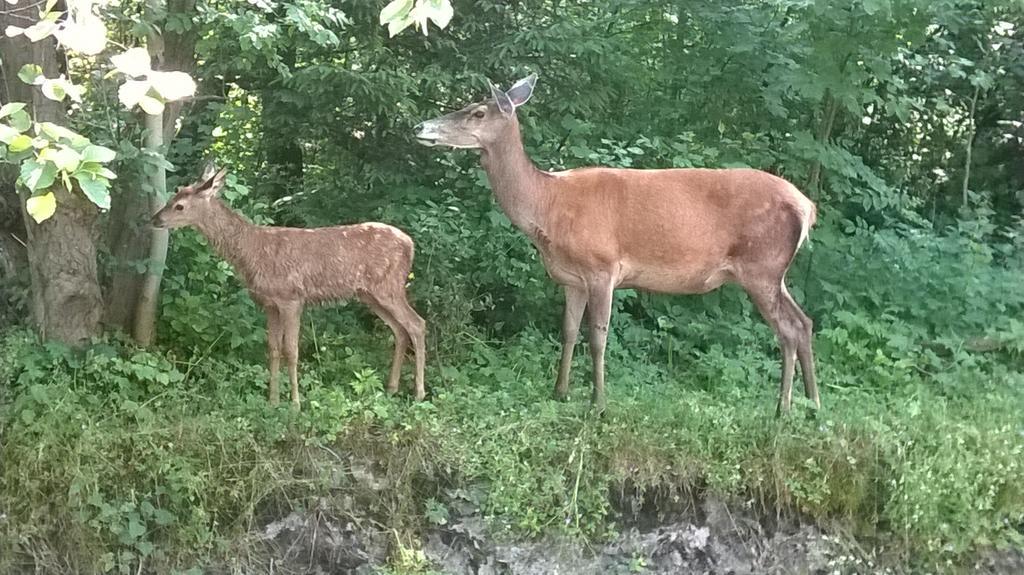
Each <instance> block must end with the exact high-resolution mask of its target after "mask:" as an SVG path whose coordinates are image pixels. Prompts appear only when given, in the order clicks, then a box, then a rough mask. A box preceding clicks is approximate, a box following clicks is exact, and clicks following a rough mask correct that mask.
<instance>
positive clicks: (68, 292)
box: [0, 10, 103, 345]
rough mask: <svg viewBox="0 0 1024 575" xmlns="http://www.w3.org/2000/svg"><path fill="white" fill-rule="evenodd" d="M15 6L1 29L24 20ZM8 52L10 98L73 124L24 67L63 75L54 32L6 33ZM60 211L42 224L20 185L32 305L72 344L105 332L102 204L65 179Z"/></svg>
mask: <svg viewBox="0 0 1024 575" xmlns="http://www.w3.org/2000/svg"><path fill="white" fill-rule="evenodd" d="M13 14H14V13H13V12H11V11H9V10H0V30H2V29H5V28H6V27H7V26H8V25H14V26H24V25H25V21H24V20H22V19H18V18H16V17H15V16H14V15H13ZM0 54H3V61H2V66H3V74H2V76H3V86H2V87H3V94H2V100H3V101H5V102H8V101H14V102H26V103H28V104H29V106H30V112H31V114H32V118H33V120H35V121H36V122H53V123H55V124H58V125H62V126H65V125H67V123H68V122H67V119H68V117H67V113H66V111H65V109H64V107H63V105H62V104H60V103H59V102H54V101H52V100H49V99H47V98H46V97H44V96H43V95H42V93H41V91H39V90H38V89H37V88H35V87H30V86H27V85H26V84H24V83H23V82H21V81H20V80H19V79H18V77H17V74H18V70H20V69H21V67H22V66H23V65H25V64H29V63H33V64H37V65H39V66H41V67H42V70H43V74H45V75H46V76H47V77H49V78H53V77H56V76H58V75H59V69H58V68H59V67H58V52H57V44H56V41H55V40H54V39H53V38H45V39H43V40H40V41H38V42H30V41H29V40H28V39H27V38H25V37H24V36H17V37H14V38H7V37H0ZM51 191H53V193H54V195H55V196H56V198H57V211H56V213H55V214H54V215H53V216H52V217H51V218H50V219H48V220H46V221H44V222H43V223H41V224H37V223H35V220H33V219H32V218H31V217H30V216H29V215H28V213H27V212H25V201H26V200H27V199H28V196H29V193H28V192H27V191H26V190H24V189H22V190H19V196H18V198H19V200H20V201H19V203H20V207H19V209H20V211H21V213H22V219H23V221H24V225H25V232H26V243H27V252H28V262H29V277H30V280H31V301H30V304H29V305H30V308H31V312H32V319H33V322H34V324H35V327H36V330H37V331H38V332H39V334H40V335H41V336H42V337H43V338H45V339H52V340H56V341H60V342H64V343H67V344H70V345H76V344H81V343H84V342H87V341H88V340H89V339H90V338H92V337H94V336H96V335H99V333H100V317H101V314H102V309H103V306H102V303H103V300H102V297H101V293H100V286H99V280H98V277H97V274H96V242H95V240H96V234H95V232H96V227H95V222H96V214H97V211H96V208H95V206H93V205H92V204H91V203H90V202H89V201H88V200H87V199H85V197H83V196H82V194H81V193H78V192H76V191H74V190H66V189H64V188H63V187H62V186H60V185H55V186H53V188H52V190H51Z"/></svg>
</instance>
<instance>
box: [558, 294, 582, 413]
mask: <svg viewBox="0 0 1024 575" xmlns="http://www.w3.org/2000/svg"><path fill="white" fill-rule="evenodd" d="M586 308H587V290H586V289H584V288H580V287H572V286H566V287H565V315H564V316H563V318H562V361H561V363H560V364H559V366H558V380H557V381H556V382H555V399H557V400H559V401H561V400H564V399H565V397H566V396H567V395H568V394H569V371H570V369H571V368H572V354H573V349H574V348H575V347H576V338H577V337H579V333H580V320H581V319H583V311H584V310H585V309H586Z"/></svg>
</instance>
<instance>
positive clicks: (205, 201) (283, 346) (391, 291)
mask: <svg viewBox="0 0 1024 575" xmlns="http://www.w3.org/2000/svg"><path fill="white" fill-rule="evenodd" d="M226 174H227V169H226V168H225V169H221V170H219V171H215V168H214V166H213V165H212V164H208V165H207V167H206V169H205V170H204V172H203V175H202V176H201V177H200V178H199V180H198V181H196V182H194V183H192V184H190V185H188V186H183V187H180V188H178V190H177V193H175V195H174V197H172V198H171V199H170V200H169V201H168V202H167V205H165V206H164V207H163V208H162V209H161V210H160V211H159V212H157V213H156V214H155V215H154V216H153V220H152V224H153V225H154V226H155V227H161V228H179V227H184V226H193V227H195V228H196V229H197V230H199V232H200V233H201V234H203V235H204V236H206V238H207V239H208V240H209V242H210V245H211V246H212V247H213V249H214V251H216V252H217V253H218V254H219V255H220V256H221V257H223V258H224V259H225V260H227V261H228V262H229V263H230V264H231V265H232V266H234V268H235V270H236V271H237V272H238V273H239V276H240V277H241V279H242V282H243V283H244V284H245V286H246V287H247V288H248V290H249V294H250V295H251V296H252V299H253V300H254V301H255V302H256V303H257V304H259V305H260V307H262V308H263V310H264V312H265V313H266V316H267V355H268V363H269V368H270V389H269V396H270V403H271V404H275V405H276V404H277V403H278V399H279V398H278V387H277V375H278V374H277V372H278V370H279V368H280V361H281V354H282V352H283V353H284V356H285V359H286V360H287V361H288V377H289V381H290V383H291V388H292V403H293V404H294V406H295V407H296V408H298V407H299V379H298V362H299V329H300V324H301V318H302V310H303V307H304V306H305V305H307V304H311V303H326V302H331V301H338V300H342V299H349V298H353V297H354V298H357V299H359V300H360V301H362V302H363V303H364V304H366V305H367V306H369V308H370V309H371V310H373V312H374V313H375V314H376V315H377V317H379V318H380V319H382V320H384V323H386V324H388V327H390V328H391V331H393V332H394V334H395V351H394V356H393V358H392V361H391V373H390V375H389V377H388V384H387V391H388V393H395V392H396V391H398V382H399V377H400V375H401V370H402V362H403V360H404V359H405V351H406V349H407V348H408V346H409V343H410V342H411V343H412V345H413V348H414V350H415V353H416V390H415V395H416V399H417V400H422V399H423V398H424V395H425V392H424V388H423V368H424V364H425V362H426V349H425V345H424V339H425V337H426V322H424V321H423V318H421V317H420V316H419V314H417V313H416V311H415V310H414V309H413V308H412V307H411V306H410V305H409V302H408V299H407V298H406V292H405V282H406V280H407V279H408V277H409V271H410V269H411V268H412V258H413V241H412V239H411V238H409V236H408V235H406V234H405V233H403V232H402V231H401V230H399V229H398V228H395V227H392V226H389V225H386V224H380V223H375V222H368V223H362V224H355V225H349V226H334V227H327V228H314V229H301V228H286V227H274V226H260V225H256V224H253V223H252V222H250V221H248V220H246V219H245V218H244V217H242V216H241V215H240V214H238V213H237V212H235V211H233V210H232V209H231V208H229V207H228V206H227V205H226V204H225V203H224V202H223V201H221V199H220V197H219V193H220V190H221V189H222V188H223V187H224V178H225V176H226Z"/></svg>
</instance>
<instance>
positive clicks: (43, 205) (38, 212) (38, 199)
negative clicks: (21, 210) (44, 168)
mask: <svg viewBox="0 0 1024 575" xmlns="http://www.w3.org/2000/svg"><path fill="white" fill-rule="evenodd" d="M25 211H26V212H28V215H30V216H32V219H33V220H35V221H36V223H37V224H41V223H43V222H45V221H46V220H48V219H49V218H50V216H52V215H53V213H54V212H56V211H57V197H56V196H54V195H53V192H47V193H45V194H43V195H41V196H32V197H31V198H29V199H28V200H26V201H25Z"/></svg>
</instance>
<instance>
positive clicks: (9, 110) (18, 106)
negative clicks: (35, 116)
mask: <svg viewBox="0 0 1024 575" xmlns="http://www.w3.org/2000/svg"><path fill="white" fill-rule="evenodd" d="M24 109H25V104H24V103H22V102H10V103H8V104H4V105H3V106H0V119H3V118H6V117H7V116H10V115H11V114H13V113H15V112H17V111H18V110H24Z"/></svg>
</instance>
